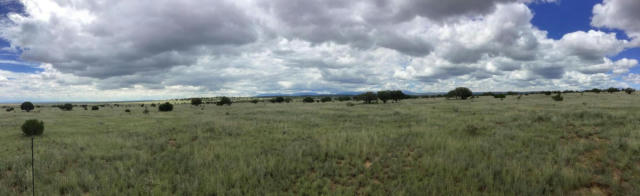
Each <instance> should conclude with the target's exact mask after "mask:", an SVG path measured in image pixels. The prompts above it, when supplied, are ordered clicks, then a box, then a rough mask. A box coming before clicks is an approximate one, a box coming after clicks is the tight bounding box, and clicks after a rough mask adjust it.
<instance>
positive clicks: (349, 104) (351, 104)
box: [347, 102, 356, 107]
mask: <svg viewBox="0 0 640 196" xmlns="http://www.w3.org/2000/svg"><path fill="white" fill-rule="evenodd" d="M355 105H356V104H354V103H351V102H347V106H348V107H353V106H355Z"/></svg>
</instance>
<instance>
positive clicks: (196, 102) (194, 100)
mask: <svg viewBox="0 0 640 196" xmlns="http://www.w3.org/2000/svg"><path fill="white" fill-rule="evenodd" d="M200 104H202V99H201V98H191V105H194V106H199V105H200Z"/></svg>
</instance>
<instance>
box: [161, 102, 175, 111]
mask: <svg viewBox="0 0 640 196" xmlns="http://www.w3.org/2000/svg"><path fill="white" fill-rule="evenodd" d="M172 110H173V105H171V103H169V102H166V103H163V104H160V105H159V106H158V111H161V112H169V111H172Z"/></svg>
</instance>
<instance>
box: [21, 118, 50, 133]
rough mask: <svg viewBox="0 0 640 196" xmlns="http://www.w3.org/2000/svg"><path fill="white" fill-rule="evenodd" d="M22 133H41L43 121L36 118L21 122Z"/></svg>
mask: <svg viewBox="0 0 640 196" xmlns="http://www.w3.org/2000/svg"><path fill="white" fill-rule="evenodd" d="M20 128H22V133H24V135H26V136H34V135H42V133H43V132H44V122H42V121H38V120H37V119H31V120H27V121H24V124H22V127H20Z"/></svg>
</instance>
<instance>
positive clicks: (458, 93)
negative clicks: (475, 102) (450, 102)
mask: <svg viewBox="0 0 640 196" xmlns="http://www.w3.org/2000/svg"><path fill="white" fill-rule="evenodd" d="M471 96H473V92H471V90H469V88H466V87H458V88H456V89H453V90H451V91H449V93H447V97H455V98H456V99H458V98H460V99H462V100H465V99H467V98H468V97H471Z"/></svg>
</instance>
